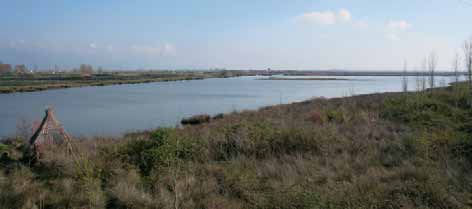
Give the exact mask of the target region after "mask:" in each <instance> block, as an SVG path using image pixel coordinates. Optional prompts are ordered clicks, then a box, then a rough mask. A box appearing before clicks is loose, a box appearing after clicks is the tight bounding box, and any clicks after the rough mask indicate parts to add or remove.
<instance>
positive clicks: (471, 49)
mask: <svg viewBox="0 0 472 209" xmlns="http://www.w3.org/2000/svg"><path fill="white" fill-rule="evenodd" d="M463 50H464V65H465V69H466V70H467V73H468V80H469V87H470V88H472V37H471V38H470V39H469V40H466V41H464V48H463Z"/></svg>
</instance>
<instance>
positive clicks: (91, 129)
mask: <svg viewBox="0 0 472 209" xmlns="http://www.w3.org/2000/svg"><path fill="white" fill-rule="evenodd" d="M258 78H261V77H239V78H217V79H207V80H195V81H178V82H161V83H150V84H136V85H118V86H105V87H83V88H72V89H59V90H50V91H43V92H31V93H15V94H0V136H8V135H13V134H14V133H15V131H16V125H17V124H18V121H20V120H27V121H35V120H40V119H41V117H42V116H43V114H44V109H45V107H46V106H48V105H51V106H54V107H55V110H56V116H57V117H58V119H59V120H60V121H61V122H62V123H63V125H64V127H65V128H66V129H67V130H68V131H69V132H70V133H72V134H73V135H76V136H80V135H87V136H90V135H119V134H122V133H125V132H128V131H133V130H143V129H149V128H156V127H158V126H175V125H176V124H178V122H179V121H180V119H182V118H183V117H187V116H191V115H194V114H201V113H208V114H217V113H222V112H230V111H234V110H244V109H257V108H259V107H262V106H267V105H273V104H279V103H291V102H296V101H302V100H306V99H310V98H313V97H327V98H332V97H342V96H349V95H352V94H365V93H374V92H392V91H400V90H401V77H366V76H356V77H337V78H349V79H352V80H347V81H346V80H333V81H306V80H305V81H302V80H299V81H296V80H286V81H280V80H279V81H271V80H258ZM440 80H444V82H445V83H446V82H449V81H450V78H445V77H440V78H438V81H440ZM409 81H410V85H409V86H410V87H411V88H413V87H414V86H415V78H413V77H411V78H410V79H409ZM438 83H439V82H438Z"/></svg>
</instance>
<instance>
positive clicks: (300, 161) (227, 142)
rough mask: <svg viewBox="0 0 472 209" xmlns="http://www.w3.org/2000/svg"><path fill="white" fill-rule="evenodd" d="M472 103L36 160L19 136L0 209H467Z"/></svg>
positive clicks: (107, 143)
mask: <svg viewBox="0 0 472 209" xmlns="http://www.w3.org/2000/svg"><path fill="white" fill-rule="evenodd" d="M470 101H471V97H470V94H469V90H468V89H467V88H466V87H465V86H456V87H450V88H444V89H436V90H435V91H434V92H433V93H432V94H430V93H428V92H423V93H409V94H405V93H387V94H374V95H363V96H355V97H349V98H339V99H315V100H310V101H306V102H301V103H295V104H289V105H279V106H272V107H266V108H262V109H260V110H258V111H244V112H240V113H231V114H224V115H219V116H218V117H213V118H211V119H209V122H208V123H204V124H200V125H194V126H185V127H183V128H162V129H157V130H152V131H148V132H144V133H132V134H128V135H125V136H123V137H122V138H119V139H114V138H100V137H96V138H90V139H81V140H76V141H75V142H74V153H75V154H74V155H73V156H70V155H68V154H67V152H66V149H65V148H64V147H62V146H57V147H51V148H50V149H49V150H48V151H47V152H46V153H44V156H43V159H42V160H41V161H39V162H34V161H32V159H31V158H30V156H31V154H30V152H29V151H28V149H27V146H26V145H25V143H24V140H23V139H21V137H19V138H18V139H13V140H10V141H7V142H5V143H3V144H1V145H0V150H1V151H0V152H2V153H4V154H2V157H1V161H0V163H1V166H0V170H1V172H0V208H32V207H34V206H35V207H36V208H333V209H334V208H336V209H337V208H339V209H346V208H347V209H349V208H352V209H354V208H356V209H360V208H379V209H380V208H470V207H472V173H471V172H470V171H471V162H472V109H471V108H470ZM205 122H207V121H205Z"/></svg>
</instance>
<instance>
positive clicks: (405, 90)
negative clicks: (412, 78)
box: [402, 60, 408, 92]
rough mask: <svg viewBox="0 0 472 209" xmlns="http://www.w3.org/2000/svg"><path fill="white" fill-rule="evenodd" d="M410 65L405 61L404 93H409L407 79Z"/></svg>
mask: <svg viewBox="0 0 472 209" xmlns="http://www.w3.org/2000/svg"><path fill="white" fill-rule="evenodd" d="M407 70H408V63H407V62H406V60H405V61H403V76H402V89H403V92H407V91H408V77H407V73H408V72H407Z"/></svg>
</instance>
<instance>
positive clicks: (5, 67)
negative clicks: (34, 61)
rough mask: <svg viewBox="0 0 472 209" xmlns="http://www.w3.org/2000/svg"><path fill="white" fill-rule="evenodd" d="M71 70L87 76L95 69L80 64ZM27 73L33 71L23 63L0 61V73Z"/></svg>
mask: <svg viewBox="0 0 472 209" xmlns="http://www.w3.org/2000/svg"><path fill="white" fill-rule="evenodd" d="M35 71H37V67H35ZM52 72H58V67H57V66H55V68H54V70H52ZM72 72H75V73H80V74H81V75H82V76H84V77H88V76H91V75H92V74H94V72H95V71H94V68H93V66H92V65H88V64H81V65H80V67H79V69H73V70H72ZM97 72H98V73H103V69H102V68H101V67H99V68H98V70H97ZM28 73H33V71H30V70H29V69H28V67H27V66H26V65H24V64H19V65H15V66H12V65H11V64H5V63H3V62H0V75H6V74H17V75H24V74H28Z"/></svg>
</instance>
